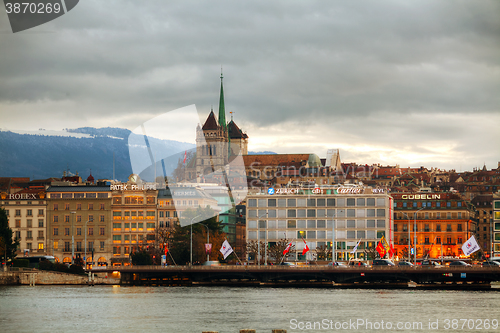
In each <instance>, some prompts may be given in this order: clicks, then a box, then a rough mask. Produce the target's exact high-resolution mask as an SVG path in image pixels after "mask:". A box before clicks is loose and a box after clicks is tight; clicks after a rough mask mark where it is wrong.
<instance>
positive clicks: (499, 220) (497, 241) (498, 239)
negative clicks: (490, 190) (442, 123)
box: [492, 192, 500, 257]
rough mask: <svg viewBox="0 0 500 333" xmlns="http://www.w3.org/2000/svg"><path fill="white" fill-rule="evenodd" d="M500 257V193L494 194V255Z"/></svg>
mask: <svg viewBox="0 0 500 333" xmlns="http://www.w3.org/2000/svg"><path fill="white" fill-rule="evenodd" d="M492 257H500V192H497V193H494V194H493V254H492Z"/></svg>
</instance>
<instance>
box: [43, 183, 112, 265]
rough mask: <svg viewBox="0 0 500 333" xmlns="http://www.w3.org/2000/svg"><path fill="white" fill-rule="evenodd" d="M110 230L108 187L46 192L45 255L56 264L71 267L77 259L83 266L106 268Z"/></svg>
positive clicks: (83, 186)
mask: <svg viewBox="0 0 500 333" xmlns="http://www.w3.org/2000/svg"><path fill="white" fill-rule="evenodd" d="M110 226H111V193H110V187H109V185H104V184H102V183H100V184H99V185H78V186H77V185H73V186H50V187H49V188H48V189H47V247H48V248H49V249H48V251H47V253H48V254H51V255H53V256H54V257H56V260H58V261H60V262H64V263H71V262H74V260H72V259H75V258H76V257H80V258H82V260H85V261H86V262H87V265H107V264H109V260H110V259H111V258H112V253H111V250H112V247H111V228H110ZM85 253H86V254H87V257H86V258H85V259H84V257H85ZM73 255H74V257H75V258H73Z"/></svg>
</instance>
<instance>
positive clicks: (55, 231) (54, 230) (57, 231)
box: [52, 228, 59, 236]
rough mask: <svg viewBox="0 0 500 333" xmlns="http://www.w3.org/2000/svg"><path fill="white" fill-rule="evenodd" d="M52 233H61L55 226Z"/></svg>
mask: <svg viewBox="0 0 500 333" xmlns="http://www.w3.org/2000/svg"><path fill="white" fill-rule="evenodd" d="M52 234H53V235H54V236H58V235H59V228H54V229H53V232H52Z"/></svg>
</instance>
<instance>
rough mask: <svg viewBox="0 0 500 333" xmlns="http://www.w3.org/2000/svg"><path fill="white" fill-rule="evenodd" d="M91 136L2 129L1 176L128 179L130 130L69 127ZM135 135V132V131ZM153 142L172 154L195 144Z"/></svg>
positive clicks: (130, 169) (70, 131)
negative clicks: (74, 175)
mask: <svg viewBox="0 0 500 333" xmlns="http://www.w3.org/2000/svg"><path fill="white" fill-rule="evenodd" d="M66 132H69V133H83V134H88V135H90V136H89V137H80V138H78V137H71V136H59V135H57V134H54V135H43V132H40V134H18V133H13V132H10V131H0V177H30V178H32V179H45V178H49V177H62V175H63V172H64V171H68V170H69V174H70V175H71V174H75V173H76V172H78V174H79V175H80V176H81V177H82V178H84V179H86V178H87V177H88V175H89V174H90V172H91V170H92V175H93V176H94V178H95V179H103V178H105V179H112V177H113V158H114V161H115V179H117V180H121V181H126V180H127V178H128V176H129V175H130V174H131V173H132V167H131V164H130V156H129V150H128V144H127V142H128V136H129V135H130V134H131V132H130V131H129V130H127V129H122V128H111V127H108V128H92V127H83V128H77V129H67V130H66ZM132 135H134V134H132ZM150 144H151V145H158V144H161V146H162V147H163V149H165V150H166V151H172V154H174V153H177V152H179V151H183V150H186V149H191V148H193V147H194V145H193V144H189V143H185V142H177V141H169V140H159V139H153V138H150Z"/></svg>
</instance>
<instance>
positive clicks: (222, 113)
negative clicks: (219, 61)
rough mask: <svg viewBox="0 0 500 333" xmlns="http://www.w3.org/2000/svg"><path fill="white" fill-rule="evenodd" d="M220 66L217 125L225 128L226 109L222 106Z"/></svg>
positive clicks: (222, 92)
mask: <svg viewBox="0 0 500 333" xmlns="http://www.w3.org/2000/svg"><path fill="white" fill-rule="evenodd" d="M222 78H223V76H222V67H221V69H220V99H219V125H220V126H221V127H222V128H223V129H226V109H225V107H224V88H223V87H222Z"/></svg>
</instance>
